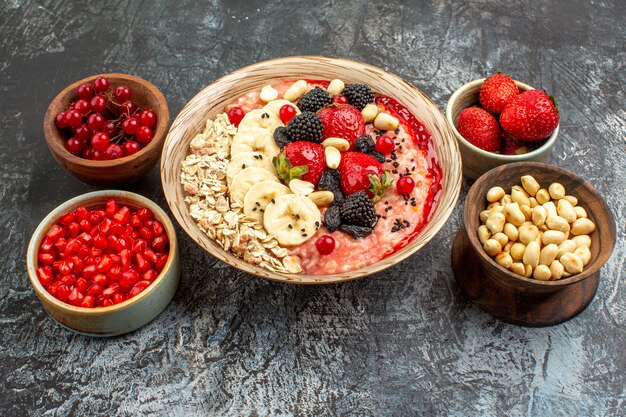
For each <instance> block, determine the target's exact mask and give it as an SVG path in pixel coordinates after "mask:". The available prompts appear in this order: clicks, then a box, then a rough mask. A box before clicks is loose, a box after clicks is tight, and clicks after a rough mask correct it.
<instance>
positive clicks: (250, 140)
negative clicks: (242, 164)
mask: <svg viewBox="0 0 626 417" xmlns="http://www.w3.org/2000/svg"><path fill="white" fill-rule="evenodd" d="M239 126H241V125H239ZM242 152H258V153H261V154H263V155H264V156H266V157H267V158H268V159H269V160H270V161H271V160H272V158H273V157H275V156H276V155H278V153H279V152H280V148H279V147H278V146H277V145H276V142H275V141H274V135H272V132H270V131H269V130H267V129H263V128H261V127H248V128H246V129H239V130H238V131H237V133H236V134H235V137H234V138H233V143H232V144H231V146H230V156H231V158H233V159H234V158H235V157H236V156H237V155H239V154H240V153H242Z"/></svg>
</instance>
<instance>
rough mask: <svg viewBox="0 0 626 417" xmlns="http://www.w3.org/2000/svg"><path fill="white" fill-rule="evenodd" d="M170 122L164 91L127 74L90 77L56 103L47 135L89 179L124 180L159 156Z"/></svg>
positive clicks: (59, 154) (66, 164)
mask: <svg viewBox="0 0 626 417" xmlns="http://www.w3.org/2000/svg"><path fill="white" fill-rule="evenodd" d="M168 127H169V110H168V107H167V102H166V100H165V97H164V96H163V94H162V93H161V92H160V91H159V90H158V89H157V88H156V87H155V86H154V85H152V84H151V83H149V82H148V81H146V80H143V79H141V78H139V77H134V76H132V75H126V74H101V75H95V76H92V77H87V78H84V79H82V80H79V81H76V82H75V83H73V84H71V85H69V86H68V87H66V88H65V89H64V90H63V91H61V92H60V93H59V94H58V95H57V96H56V97H55V98H54V100H52V102H51V103H50V106H49V107H48V111H47V112H46V115H45V117H44V135H45V137H46V142H47V144H48V148H49V149H50V152H51V153H52V156H54V159H56V160H57V162H59V164H61V166H63V168H65V170H66V171H68V172H69V173H70V174H72V175H74V176H75V177H77V178H78V179H80V180H81V181H83V182H86V183H88V184H93V185H99V186H112V185H124V184H128V183H131V182H133V181H135V180H137V179H139V178H140V177H141V176H142V175H144V174H145V173H147V172H148V171H149V170H150V169H151V168H152V167H153V166H154V164H155V163H156V162H157V161H158V160H159V158H160V155H161V150H162V149H163V143H164V140H165V136H166V135H167V131H168Z"/></svg>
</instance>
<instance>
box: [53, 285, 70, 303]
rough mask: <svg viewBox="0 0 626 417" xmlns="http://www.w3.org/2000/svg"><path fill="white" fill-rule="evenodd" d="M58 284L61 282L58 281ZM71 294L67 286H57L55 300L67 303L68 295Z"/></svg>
mask: <svg viewBox="0 0 626 417" xmlns="http://www.w3.org/2000/svg"><path fill="white" fill-rule="evenodd" d="M59 284H61V282H60V281H59ZM71 293H72V290H71V289H70V288H69V287H68V286H67V285H63V284H61V285H59V287H58V289H57V291H56V298H58V299H59V300H61V301H63V302H65V301H67V299H68V298H69V296H70V294H71Z"/></svg>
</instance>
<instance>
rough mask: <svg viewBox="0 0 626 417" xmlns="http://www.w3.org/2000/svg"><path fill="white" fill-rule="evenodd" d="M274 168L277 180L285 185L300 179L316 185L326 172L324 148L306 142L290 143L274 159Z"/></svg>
mask: <svg viewBox="0 0 626 417" xmlns="http://www.w3.org/2000/svg"><path fill="white" fill-rule="evenodd" d="M274 166H275V167H276V171H277V172H278V176H279V178H281V179H283V180H284V181H285V183H287V184H288V183H289V181H291V180H292V179H301V180H303V181H308V182H310V183H312V184H313V185H317V183H318V182H319V180H320V178H321V176H322V174H323V173H324V171H325V170H326V160H325V159H324V147H323V146H322V145H320V144H318V143H313V142H307V141H297V142H291V143H289V144H288V145H286V146H285V147H284V148H283V151H282V152H281V153H280V155H279V156H278V158H274Z"/></svg>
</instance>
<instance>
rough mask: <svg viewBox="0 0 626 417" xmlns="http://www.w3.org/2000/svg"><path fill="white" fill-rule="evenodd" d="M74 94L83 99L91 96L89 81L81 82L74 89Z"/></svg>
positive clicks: (91, 88)
mask: <svg viewBox="0 0 626 417" xmlns="http://www.w3.org/2000/svg"><path fill="white" fill-rule="evenodd" d="M76 95H77V96H78V98H81V99H83V100H89V99H90V98H91V97H92V96H93V87H92V85H91V84H89V83H85V84H81V85H79V86H78V88H77V89H76Z"/></svg>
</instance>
